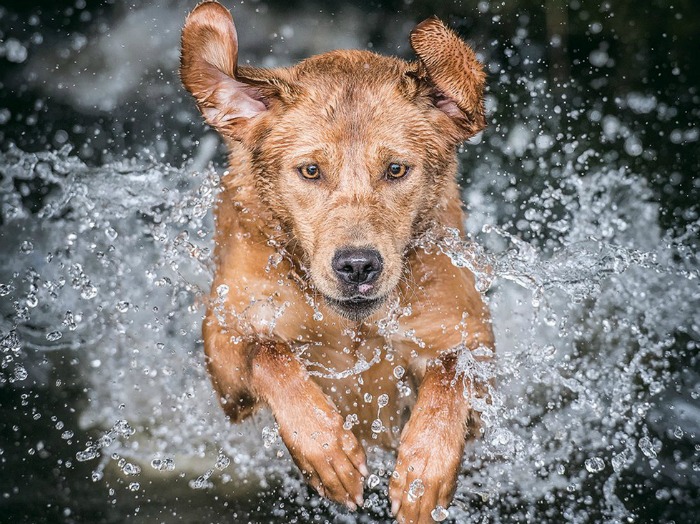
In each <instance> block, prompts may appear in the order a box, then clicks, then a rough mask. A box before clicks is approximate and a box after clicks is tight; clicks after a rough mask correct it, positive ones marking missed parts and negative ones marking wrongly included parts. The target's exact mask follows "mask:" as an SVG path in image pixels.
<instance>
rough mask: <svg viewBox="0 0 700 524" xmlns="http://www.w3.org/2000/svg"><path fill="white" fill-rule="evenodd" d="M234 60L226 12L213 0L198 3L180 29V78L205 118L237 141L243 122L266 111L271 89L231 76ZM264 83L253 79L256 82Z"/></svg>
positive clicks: (233, 41) (234, 46) (231, 28)
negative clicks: (212, 0) (211, 0)
mask: <svg viewBox="0 0 700 524" xmlns="http://www.w3.org/2000/svg"><path fill="white" fill-rule="evenodd" d="M237 62H238V36H237V34H236V27H235V26H234V25H233V18H232V17H231V13H229V11H228V9H226V8H225V7H224V6H222V5H221V4H219V3H218V2H202V3H200V4H199V5H198V6H197V7H195V8H194V10H193V11H192V12H191V13H190V14H189V16H188V17H187V20H186V21H185V27H184V28H183V29H182V48H181V55H180V77H181V79H182V83H183V84H184V86H185V88H186V89H187V90H188V91H189V92H190V93H192V95H193V96H194V98H195V99H196V100H197V106H198V107H199V110H200V111H201V112H202V115H203V116H204V119H205V120H206V122H207V123H208V124H209V125H210V126H212V127H214V128H215V129H216V130H217V131H219V132H220V133H221V134H222V135H224V136H227V137H229V138H233V139H236V140H240V139H241V137H242V135H243V134H244V131H245V127H246V124H247V123H248V121H249V120H250V119H251V118H254V117H256V116H257V115H259V114H261V113H263V112H265V111H266V110H267V108H268V105H269V98H270V94H271V91H270V90H269V89H268V90H267V91H266V90H265V89H264V88H263V87H261V86H260V85H256V82H254V81H248V82H245V81H242V80H243V79H240V78H237ZM251 69H252V68H251ZM257 71H258V72H262V71H264V70H257ZM264 83H265V82H264V81H263V80H261V79H258V82H257V84H264Z"/></svg>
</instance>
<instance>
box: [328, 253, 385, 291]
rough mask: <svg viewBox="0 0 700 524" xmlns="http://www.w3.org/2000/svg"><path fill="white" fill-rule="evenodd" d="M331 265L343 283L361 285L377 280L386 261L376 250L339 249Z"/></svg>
mask: <svg viewBox="0 0 700 524" xmlns="http://www.w3.org/2000/svg"><path fill="white" fill-rule="evenodd" d="M331 264H332V266H333V270H334V271H335V274H336V275H338V278H339V279H340V280H341V282H344V283H346V284H355V285H359V284H371V283H372V282H374V281H375V280H377V278H379V274H380V273H381V272H382V267H383V266H384V261H383V260H382V256H381V255H380V254H379V252H378V251H375V250H374V249H339V250H338V251H336V252H335V256H334V257H333V262H332V263H331Z"/></svg>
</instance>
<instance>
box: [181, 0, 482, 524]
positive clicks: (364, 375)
mask: <svg viewBox="0 0 700 524" xmlns="http://www.w3.org/2000/svg"><path fill="white" fill-rule="evenodd" d="M411 44H412V46H413V48H414V50H415V51H416V54H417V55H418V60H417V61H416V62H405V61H403V60H399V59H397V58H393V57H385V56H380V55H377V54H373V53H370V52H366V51H334V52H330V53H326V54H323V55H319V56H315V57H312V58H309V59H307V60H304V61H302V62H300V63H299V64H297V65H295V66H293V67H289V68H280V69H271V70H266V69H258V68H253V67H238V66H237V61H238V56H237V55H238V43H237V34H236V30H235V28H234V25H233V21H232V19H231V15H230V14H229V12H228V11H227V10H226V9H225V8H224V7H222V6H221V5H220V4H218V3H216V2H205V3H202V4H200V5H199V6H197V7H196V8H195V10H194V11H193V12H192V13H191V14H190V15H189V17H188V18H187V21H186V24H185V27H184V29H183V35H182V65H181V76H182V80H183V83H184V85H185V87H186V88H187V89H188V90H189V91H190V92H191V93H192V94H193V96H194V97H195V99H196V101H197V104H198V106H199V108H200V110H201V111H202V114H203V116H204V117H205V119H206V121H207V122H208V123H209V124H210V125H212V126H213V127H214V128H215V129H217V131H219V133H220V134H221V136H222V137H223V138H224V139H225V140H226V143H227V145H228V147H229V149H230V169H229V171H228V172H227V173H226V174H225V175H224V177H223V179H222V186H223V187H222V192H221V194H220V197H219V201H218V205H217V208H216V224H217V230H216V238H215V241H216V253H215V255H216V263H217V269H216V275H215V278H214V282H213V285H212V296H211V301H210V305H209V308H208V311H207V315H206V319H205V321H204V324H203V332H204V341H205V350H206V355H207V362H208V367H209V371H210V373H211V377H212V380H213V383H214V386H215V387H216V389H217V391H218V393H219V395H220V398H221V403H222V406H223V408H224V410H225V412H226V413H227V415H228V416H229V417H230V418H231V420H232V421H234V422H237V421H240V420H242V419H244V418H245V417H247V416H248V415H250V414H251V413H253V412H254V411H255V410H256V409H257V408H259V407H260V406H262V405H266V406H268V407H269V408H270V409H271V410H272V413H273V415H274V416H275V419H276V420H277V423H278V424H279V428H280V434H281V437H282V439H283V440H284V442H285V444H286V445H287V447H288V449H289V451H290V453H291V455H292V457H293V458H294V460H295V462H296V464H297V465H298V466H299V467H300V468H301V470H302V471H303V473H304V474H305V476H306V477H307V478H308V479H309V482H310V483H311V484H312V485H313V486H314V487H315V488H316V489H317V490H318V491H319V493H321V495H324V496H326V497H328V498H330V499H332V500H335V501H337V502H340V503H343V504H346V505H347V506H348V507H350V508H351V509H355V508H356V505H361V504H362V486H363V478H364V477H366V476H367V475H368V473H369V472H368V471H367V466H366V464H365V455H364V450H363V448H362V446H361V445H360V442H361V441H364V442H365V443H367V444H375V443H376V444H380V445H383V446H386V447H397V448H398V457H397V463H396V471H395V473H394V475H393V476H392V479H391V482H390V498H391V501H392V511H393V512H394V514H395V515H396V516H397V519H398V520H399V521H401V522H430V521H432V519H431V518H430V512H431V511H432V510H433V508H434V507H435V506H436V505H438V504H439V505H442V506H444V507H447V506H448V505H449V503H450V500H451V497H452V493H453V491H454V488H455V482H456V477H457V473H458V469H459V464H460V460H461V456H462V452H463V448H464V444H465V441H466V439H467V438H468V437H474V436H475V434H476V433H477V432H478V419H479V417H478V413H475V412H474V411H473V410H472V409H471V405H470V402H469V399H468V398H465V396H464V395H463V388H462V383H463V381H465V380H468V378H469V377H462V376H456V359H457V357H456V353H455V351H454V350H455V348H458V347H460V346H462V347H463V346H466V347H467V348H468V349H476V348H478V347H486V348H493V336H492V332H491V327H490V319H489V314H488V310H487V308H486V306H485V305H484V303H483V301H482V297H481V295H480V294H479V293H478V292H477V291H476V290H475V288H474V276H473V275H472V274H471V273H470V272H469V271H468V270H466V269H459V268H457V267H455V266H454V265H452V264H451V263H450V260H449V259H448V258H447V257H446V256H444V255H440V254H437V253H427V252H425V251H424V250H421V249H415V244H414V243H415V241H416V240H417V239H418V238H419V237H420V236H421V234H423V233H424V232H425V231H427V230H428V229H430V228H431V227H434V226H436V225H440V226H448V227H453V228H457V229H459V230H460V231H461V230H462V224H463V222H464V219H465V217H464V214H463V211H462V208H461V202H460V198H459V190H458V186H457V183H456V173H457V160H456V146H457V145H458V144H459V143H460V142H461V141H462V140H464V139H466V138H468V137H470V136H472V135H473V134H475V133H476V132H478V131H479V130H481V129H482V128H483V126H484V125H485V122H484V115H483V100H482V90H483V85H484V73H483V71H482V68H481V65H480V64H479V63H478V61H477V60H476V58H475V56H474V53H473V51H472V50H471V49H469V47H468V46H467V45H466V44H465V43H464V42H463V41H462V40H460V39H459V38H458V37H457V36H456V35H455V34H454V33H453V32H452V31H450V30H449V29H447V28H446V27H445V26H444V25H443V24H442V23H441V22H440V21H439V20H438V19H436V18H431V19H428V20H426V21H425V22H423V23H421V24H420V25H419V26H417V27H416V29H415V30H414V31H413V33H412V34H411ZM394 165H398V166H400V168H396V167H395V166H394ZM308 166H315V169H313V168H312V169H310V170H307V168H308ZM387 166H394V167H392V168H391V169H394V170H395V171H398V172H400V173H402V174H404V176H401V177H400V178H396V179H394V178H392V175H391V174H389V171H388V169H389V168H388V167H387ZM401 166H402V167H401ZM404 168H405V169H404ZM402 169H404V170H403V171H402ZM307 171H308V172H307ZM312 171H313V172H314V173H315V174H316V175H318V176H317V177H316V178H310V177H307V176H306V175H307V174H309V173H311V172H312ZM344 248H349V249H359V248H363V249H364V248H367V249H370V248H371V250H373V252H376V253H377V254H378V256H379V260H380V261H381V264H380V266H379V269H378V277H376V280H375V281H371V282H370V283H366V284H364V285H360V286H359V287H358V286H355V284H354V283H353V284H352V285H351V286H350V287H352V289H353V291H352V292H349V291H348V285H345V284H343V282H342V279H340V277H339V276H338V275H339V273H337V271H336V270H334V265H333V264H334V262H333V261H334V260H335V259H334V257H337V253H338V250H339V249H344ZM368 267H369V266H368ZM375 269H377V268H375ZM373 274H374V273H373ZM375 276H376V275H375ZM353 282H354V281H353ZM352 293H354V295H352V296H351V294H352ZM386 319H389V320H390V322H387V321H386ZM451 350H452V351H451ZM358 362H360V363H361V364H362V363H363V362H366V363H368V365H366V366H364V367H360V368H358V367H357V366H356V365H357V363H358ZM399 366H400V367H401V368H402V369H403V370H405V371H404V374H403V376H401V370H398V371H396V370H397V368H398V367H399ZM352 369H354V370H355V372H353V373H342V371H344V370H352ZM397 376H398V378H397ZM399 386H400V387H399ZM472 386H473V387H476V388H477V389H478V388H480V385H478V384H473V385H472ZM380 395H387V397H388V404H387V405H386V406H384V407H381V408H379V406H378V404H377V399H378V397H379V396H380ZM370 396H371V399H372V400H371V401H366V400H365V399H368V398H370ZM409 414H410V416H409ZM375 419H379V420H380V421H381V423H382V426H383V429H382V430H381V431H379V432H376V431H372V429H371V424H372V422H373V421H375ZM346 421H348V422H349V424H346V426H348V425H352V428H351V429H346V428H345V427H344V425H343V424H344V422H346ZM375 429H376V427H375ZM415 479H421V481H422V482H423V484H424V486H425V494H424V495H423V496H422V497H420V498H418V499H417V500H415V501H414V500H413V499H412V498H410V497H409V496H408V488H409V485H410V483H411V482H412V481H413V480H415Z"/></svg>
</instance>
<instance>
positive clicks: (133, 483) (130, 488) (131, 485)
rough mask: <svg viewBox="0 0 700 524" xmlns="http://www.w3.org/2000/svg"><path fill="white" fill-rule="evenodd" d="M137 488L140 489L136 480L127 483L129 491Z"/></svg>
mask: <svg viewBox="0 0 700 524" xmlns="http://www.w3.org/2000/svg"><path fill="white" fill-rule="evenodd" d="M139 489H141V484H139V483H138V482H132V483H131V484H129V491H138V490H139Z"/></svg>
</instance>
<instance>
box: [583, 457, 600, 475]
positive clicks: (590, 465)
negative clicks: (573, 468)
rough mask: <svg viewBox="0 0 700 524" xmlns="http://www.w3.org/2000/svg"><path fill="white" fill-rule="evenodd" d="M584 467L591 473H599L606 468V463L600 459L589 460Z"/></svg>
mask: <svg viewBox="0 0 700 524" xmlns="http://www.w3.org/2000/svg"><path fill="white" fill-rule="evenodd" d="M584 465H585V466H586V469H587V470H588V471H589V472H590V473H598V472H599V471H603V469H604V468H605V462H603V459H602V458H599V457H593V458H589V459H587V460H586V462H585V463H584Z"/></svg>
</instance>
